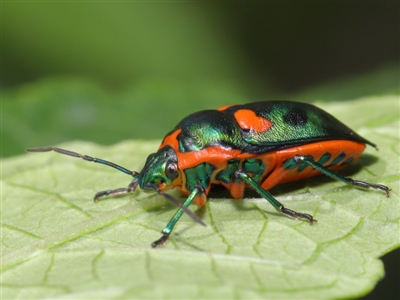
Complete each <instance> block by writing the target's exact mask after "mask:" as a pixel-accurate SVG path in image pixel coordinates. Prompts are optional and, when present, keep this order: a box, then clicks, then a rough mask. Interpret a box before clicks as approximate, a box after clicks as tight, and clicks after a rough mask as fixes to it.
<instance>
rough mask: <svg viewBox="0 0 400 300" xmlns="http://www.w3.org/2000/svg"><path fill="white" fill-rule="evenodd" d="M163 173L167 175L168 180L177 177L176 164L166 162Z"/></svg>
mask: <svg viewBox="0 0 400 300" xmlns="http://www.w3.org/2000/svg"><path fill="white" fill-rule="evenodd" d="M165 175H166V176H167V177H168V179H169V180H174V179H175V178H176V177H178V171H177V166H176V164H174V163H168V164H167V166H166V167H165Z"/></svg>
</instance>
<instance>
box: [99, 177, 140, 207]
mask: <svg viewBox="0 0 400 300" xmlns="http://www.w3.org/2000/svg"><path fill="white" fill-rule="evenodd" d="M137 185H138V184H137V182H136V181H132V182H131V183H130V184H129V185H128V187H127V188H118V189H114V190H106V191H101V192H98V193H96V195H94V199H93V200H94V202H99V199H100V198H101V197H106V196H119V195H125V194H129V193H133V192H134V191H135V189H136V187H137Z"/></svg>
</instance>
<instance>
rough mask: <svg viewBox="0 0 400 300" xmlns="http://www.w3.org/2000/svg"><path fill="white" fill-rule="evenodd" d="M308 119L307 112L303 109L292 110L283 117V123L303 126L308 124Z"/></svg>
mask: <svg viewBox="0 0 400 300" xmlns="http://www.w3.org/2000/svg"><path fill="white" fill-rule="evenodd" d="M307 120H308V117H307V113H306V111H305V110H303V109H301V108H298V107H296V108H292V109H291V110H290V111H289V112H288V113H287V114H285V115H284V116H283V121H285V123H286V124H288V125H291V126H302V125H304V124H306V123H307Z"/></svg>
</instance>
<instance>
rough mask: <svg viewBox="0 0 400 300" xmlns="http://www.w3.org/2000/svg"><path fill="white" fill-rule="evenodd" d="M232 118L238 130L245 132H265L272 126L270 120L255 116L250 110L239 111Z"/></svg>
mask: <svg viewBox="0 0 400 300" xmlns="http://www.w3.org/2000/svg"><path fill="white" fill-rule="evenodd" d="M234 117H235V119H236V122H238V124H239V126H240V128H242V129H245V130H253V131H255V132H265V131H267V130H268V129H270V128H271V126H272V122H271V121H270V120H267V119H265V118H263V117H259V116H257V115H256V114H255V112H254V111H252V110H250V109H240V110H238V111H237V112H235V114H234Z"/></svg>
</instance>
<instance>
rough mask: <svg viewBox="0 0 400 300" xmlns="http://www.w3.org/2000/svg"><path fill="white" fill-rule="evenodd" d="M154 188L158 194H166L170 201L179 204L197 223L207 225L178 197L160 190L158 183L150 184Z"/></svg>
mask: <svg viewBox="0 0 400 300" xmlns="http://www.w3.org/2000/svg"><path fill="white" fill-rule="evenodd" d="M149 186H151V187H152V188H154V190H155V191H156V192H157V194H159V195H161V196H164V197H165V198H166V199H167V200H168V201H169V202H171V203H172V204H174V205H176V206H178V207H179V208H181V209H182V210H183V211H184V212H185V213H186V214H187V215H188V216H189V217H191V218H192V219H193V221H195V222H196V223H199V224H200V225H203V226H206V223H204V222H203V220H202V219H200V218H199V217H198V216H196V215H195V214H194V213H193V212H191V211H190V210H189V209H188V208H187V207H185V206H183V205H182V203H180V202H179V201H178V200H177V199H175V198H174V197H172V196H171V195H170V194H166V193H164V191H162V190H160V189H159V188H158V186H157V185H156V184H149Z"/></svg>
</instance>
